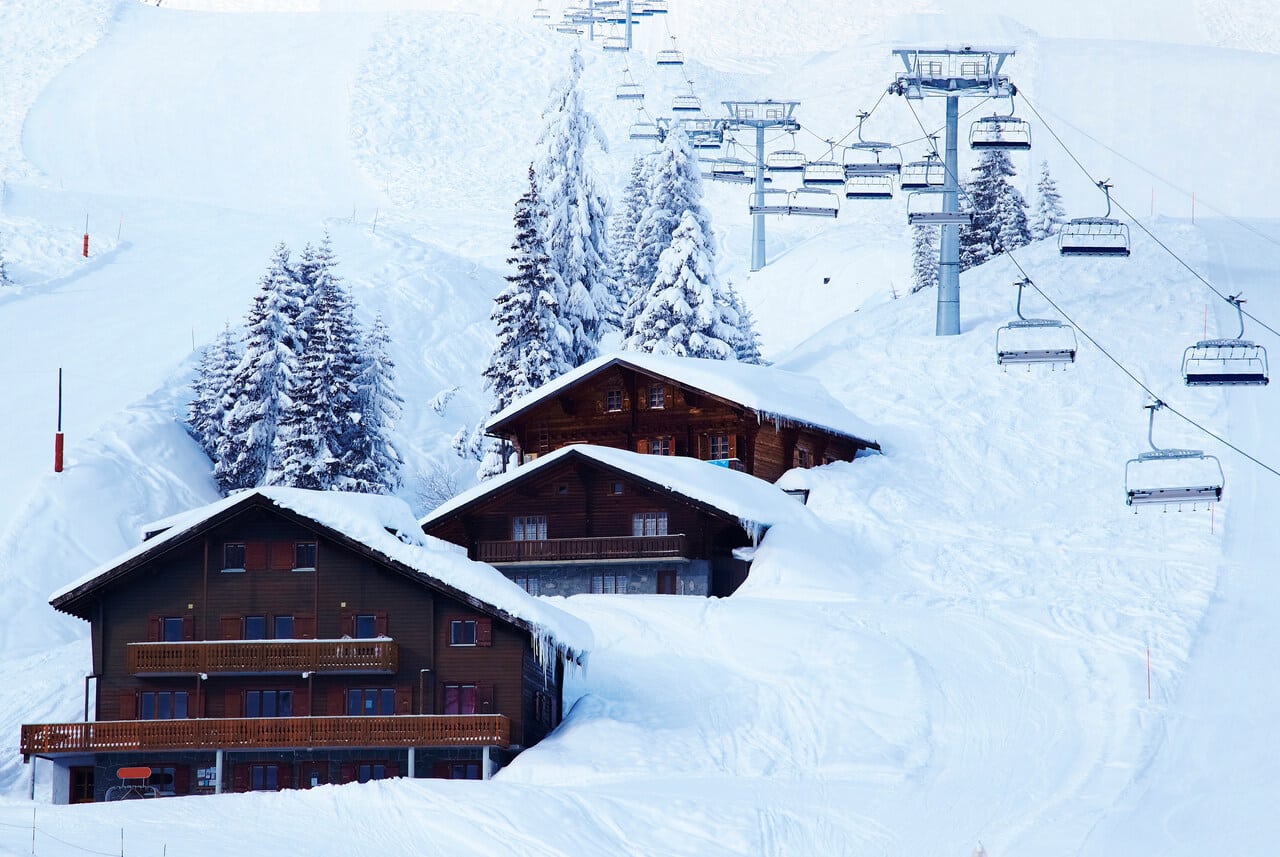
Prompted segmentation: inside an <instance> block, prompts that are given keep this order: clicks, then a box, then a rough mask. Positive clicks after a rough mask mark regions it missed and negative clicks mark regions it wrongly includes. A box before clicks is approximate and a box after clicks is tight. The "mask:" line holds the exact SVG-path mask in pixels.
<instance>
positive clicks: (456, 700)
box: [444, 684, 476, 714]
mask: <svg viewBox="0 0 1280 857" xmlns="http://www.w3.org/2000/svg"><path fill="white" fill-rule="evenodd" d="M444 713H445V714H475V713H476V686H475V685H474V684H446V685H445V686H444Z"/></svg>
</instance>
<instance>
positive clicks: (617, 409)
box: [604, 388, 622, 414]
mask: <svg viewBox="0 0 1280 857" xmlns="http://www.w3.org/2000/svg"><path fill="white" fill-rule="evenodd" d="M604 412H605V413H606V414H617V413H621V412H622V389H621V388H615V389H610V390H605V391H604Z"/></svg>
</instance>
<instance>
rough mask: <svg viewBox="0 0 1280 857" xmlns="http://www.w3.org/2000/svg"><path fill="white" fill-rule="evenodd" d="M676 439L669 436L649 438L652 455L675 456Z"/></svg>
mask: <svg viewBox="0 0 1280 857" xmlns="http://www.w3.org/2000/svg"><path fill="white" fill-rule="evenodd" d="M674 449H675V438H674V437H672V436H671V435H669V434H664V435H658V436H656V437H651V438H649V454H650V455H674V454H675V453H674Z"/></svg>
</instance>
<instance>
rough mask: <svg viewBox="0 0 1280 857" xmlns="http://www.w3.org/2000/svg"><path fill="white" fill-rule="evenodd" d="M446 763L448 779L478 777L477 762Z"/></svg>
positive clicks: (471, 778)
mask: <svg viewBox="0 0 1280 857" xmlns="http://www.w3.org/2000/svg"><path fill="white" fill-rule="evenodd" d="M448 765H449V767H448V771H449V779H451V780H478V779H480V763H479V762H449V763H448Z"/></svg>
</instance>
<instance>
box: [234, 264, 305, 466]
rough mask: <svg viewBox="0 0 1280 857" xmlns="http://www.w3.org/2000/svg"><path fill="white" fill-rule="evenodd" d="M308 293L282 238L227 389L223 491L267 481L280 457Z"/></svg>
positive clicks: (247, 324) (248, 319) (255, 302)
mask: <svg viewBox="0 0 1280 857" xmlns="http://www.w3.org/2000/svg"><path fill="white" fill-rule="evenodd" d="M302 311H303V297H302V294H301V290H300V287H299V284H298V281H297V279H296V277H295V276H294V273H293V270H292V269H291V267H290V264H289V248H288V247H287V246H285V244H284V243H283V242H282V243H281V244H279V245H278V246H277V247H276V249H275V251H274V253H273V254H272V258H271V265H270V267H268V269H267V272H266V273H265V274H263V276H262V279H261V280H259V288H258V294H257V295H256V296H255V297H254V299H253V307H252V308H251V309H250V310H249V314H248V316H247V317H246V319H245V329H246V332H245V343H244V353H243V354H242V355H241V357H240V362H239V363H238V364H237V365H236V369H235V372H233V373H232V377H231V383H230V385H229V387H228V390H227V397H228V400H229V404H228V407H227V414H226V432H225V443H226V448H225V450H223V451H222V452H220V453H219V455H218V457H217V458H216V459H215V461H214V478H215V479H217V481H218V485H219V486H220V487H221V488H222V490H223V491H232V490H235V489H237V488H252V487H254V486H256V485H260V484H262V481H263V478H264V477H265V476H266V474H267V472H268V470H270V469H272V467H273V465H274V464H275V462H274V461H273V456H272V446H273V443H274V440H275V436H276V428H277V426H278V425H279V422H280V415H281V414H282V413H283V412H284V411H286V410H287V409H288V408H289V407H290V406H291V404H292V403H291V402H290V400H289V396H288V391H289V388H290V383H291V381H292V379H293V376H294V375H295V374H296V373H297V369H298V355H299V354H300V353H301V352H302V336H303V334H302V331H301V330H300V329H299V326H298V325H299V319H300V317H301V315H302Z"/></svg>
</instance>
